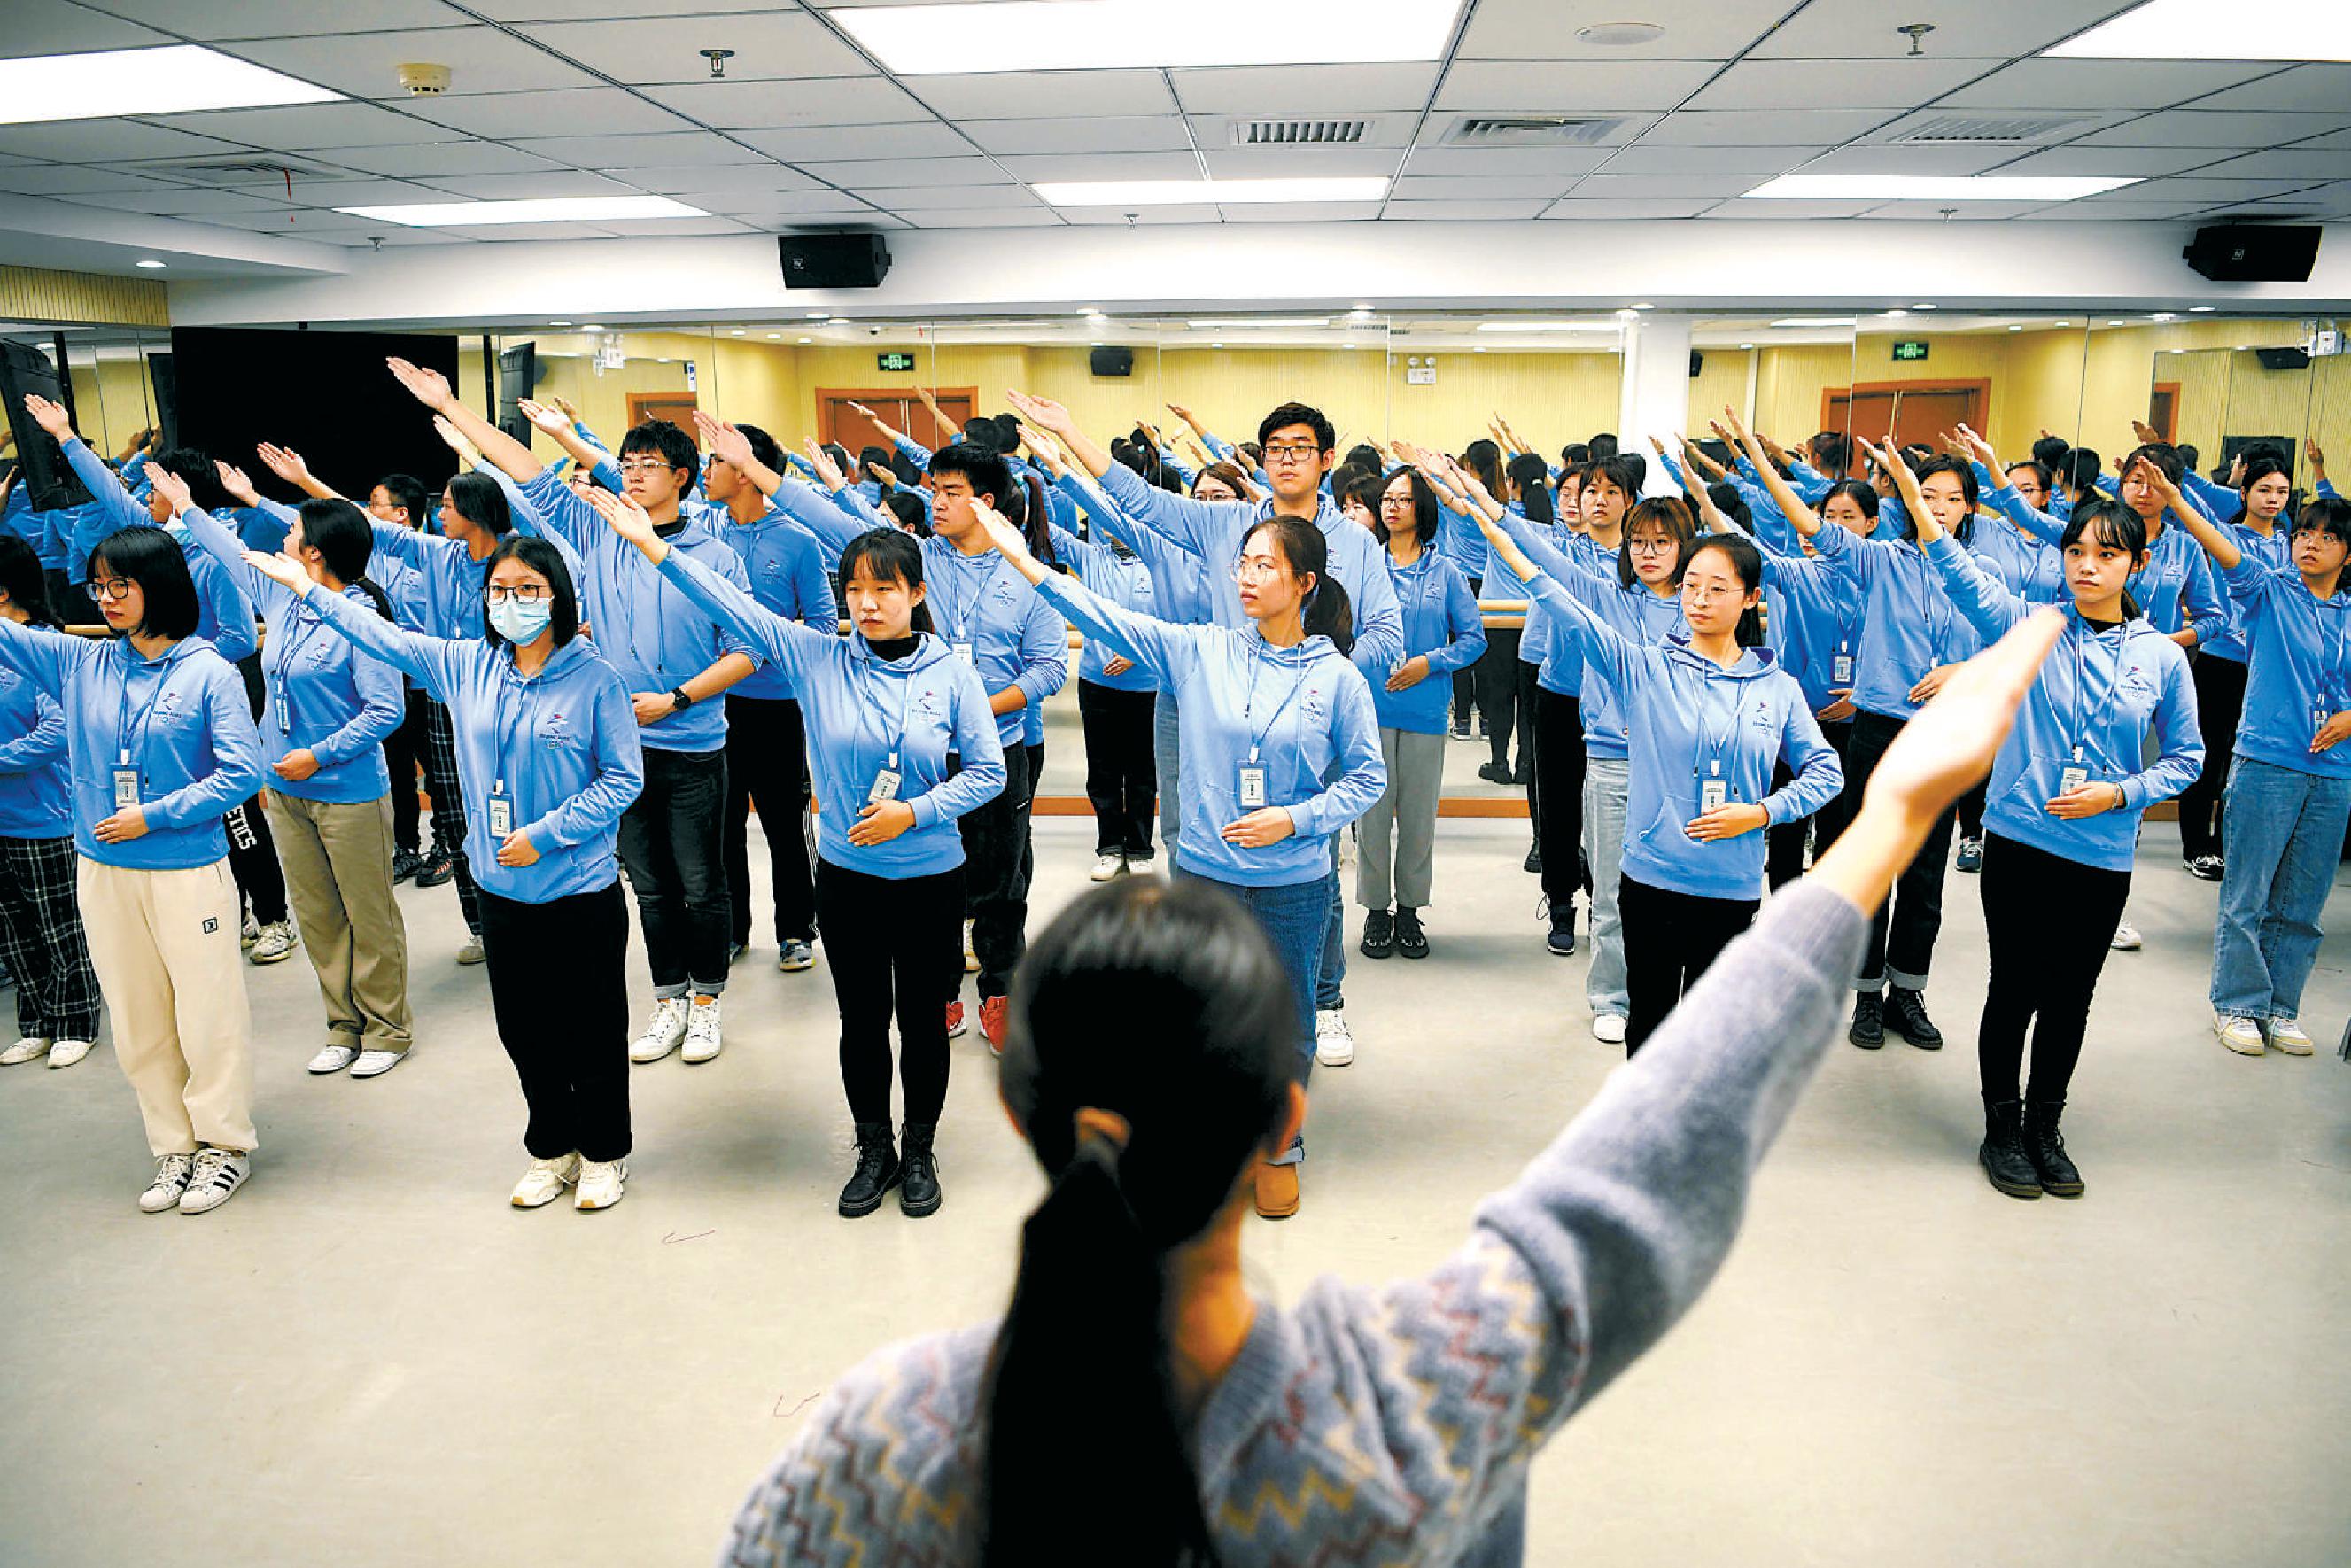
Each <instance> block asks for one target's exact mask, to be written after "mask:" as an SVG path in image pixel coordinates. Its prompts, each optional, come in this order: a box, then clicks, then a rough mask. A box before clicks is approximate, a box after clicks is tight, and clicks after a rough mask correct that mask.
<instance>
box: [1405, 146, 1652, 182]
mask: <svg viewBox="0 0 2351 1568" xmlns="http://www.w3.org/2000/svg"><path fill="white" fill-rule="evenodd" d="M1607 156H1608V149H1607V148H1605V147H1416V148H1414V149H1413V152H1412V159H1411V161H1410V162H1407V163H1405V172H1407V173H1412V174H1479V175H1485V176H1488V177H1490V178H1499V177H1501V176H1503V175H1507V174H1589V173H1591V172H1592V171H1593V170H1594V169H1597V168H1599V167H1600V164H1601V162H1602V160H1604V159H1605V158H1606V157H1607Z"/></svg>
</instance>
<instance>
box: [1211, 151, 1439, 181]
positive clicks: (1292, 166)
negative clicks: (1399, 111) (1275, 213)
mask: <svg viewBox="0 0 2351 1568" xmlns="http://www.w3.org/2000/svg"><path fill="white" fill-rule="evenodd" d="M1204 156H1205V157H1206V159H1207V165H1208V175H1209V177H1210V178H1211V179H1217V180H1290V179H1321V178H1324V177H1328V176H1343V175H1365V174H1393V173H1395V172H1396V165H1397V164H1399V163H1401V162H1404V149H1403V148H1401V147H1281V146H1273V147H1217V148H1211V149H1210V150H1209V151H1208V152H1207V153H1206V154H1205V155H1204Z"/></svg>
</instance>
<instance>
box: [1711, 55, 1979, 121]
mask: <svg viewBox="0 0 2351 1568" xmlns="http://www.w3.org/2000/svg"><path fill="white" fill-rule="evenodd" d="M1986 64H1987V62H1985V61H1982V60H1934V59H1927V60H1904V61H1901V62H1899V63H1898V64H1891V65H1889V64H1888V63H1887V62H1886V61H1884V60H1845V59H1836V60H1762V59H1746V60H1740V61H1739V62H1738V63H1737V64H1735V65H1733V66H1732V67H1731V68H1729V70H1726V71H1724V72H1723V73H1722V75H1720V76H1719V77H1717V78H1715V79H1714V80H1712V81H1710V82H1708V84H1707V85H1706V86H1705V88H1703V89H1701V90H1700V91H1699V93H1698V96H1697V97H1696V98H1694V99H1691V100H1690V107H1691V108H1692V109H1784V108H1786V107H1788V106H1789V105H1791V104H1805V103H1818V104H1834V105H1835V106H1836V107H1837V108H1839V109H1910V108H1914V107H1916V106H1917V105H1918V104H1922V103H1925V102H1926V101H1928V99H1932V98H1935V97H1937V96H1938V95H1939V94H1942V93H1946V92H1949V91H1950V90H1951V89H1953V88H1955V87H1958V86H1959V84H1960V83H1961V82H1964V81H1967V80H1969V79H1970V78H1973V77H1977V76H1980V75H1981V74H1983V71H1984V68H1985V66H1986Z"/></svg>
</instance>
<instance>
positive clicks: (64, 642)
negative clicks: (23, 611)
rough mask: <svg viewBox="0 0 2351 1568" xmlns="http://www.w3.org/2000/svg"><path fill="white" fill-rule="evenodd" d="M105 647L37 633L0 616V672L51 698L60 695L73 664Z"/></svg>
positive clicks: (63, 636) (83, 640) (79, 640)
mask: <svg viewBox="0 0 2351 1568" xmlns="http://www.w3.org/2000/svg"><path fill="white" fill-rule="evenodd" d="M105 646H106V644H105V643H101V642H98V641H95V640H93V639H89V638H84V637H76V636H73V635H71V634H69V633H59V632H37V631H34V630H33V629H32V628H30V627H27V626H19V625H18V624H16V622H14V621H11V620H9V619H8V618H7V617H6V616H5V615H0V669H7V670H14V671H15V672H16V674H20V675H22V676H24V677H25V678H26V680H28V681H30V682H32V683H33V685H36V686H37V687H38V688H40V689H41V690H42V691H44V692H47V694H48V695H50V696H52V697H60V696H62V695H63V694H64V692H65V687H66V677H67V676H68V674H71V673H72V670H73V667H74V665H75V664H78V662H80V661H81V660H82V659H85V658H89V657H90V656H92V655H95V654H96V653H99V651H100V650H102V649H103V648H104V647H105Z"/></svg>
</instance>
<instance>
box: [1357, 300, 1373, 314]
mask: <svg viewBox="0 0 2351 1568" xmlns="http://www.w3.org/2000/svg"><path fill="white" fill-rule="evenodd" d="M1371 313H1372V308H1371V307H1370V306H1368V305H1366V304H1364V302H1363V301H1362V300H1360V299H1359V300H1357V301H1355V314H1356V315H1358V316H1368V315H1370V314H1371Z"/></svg>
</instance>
